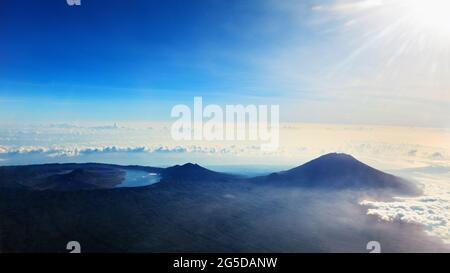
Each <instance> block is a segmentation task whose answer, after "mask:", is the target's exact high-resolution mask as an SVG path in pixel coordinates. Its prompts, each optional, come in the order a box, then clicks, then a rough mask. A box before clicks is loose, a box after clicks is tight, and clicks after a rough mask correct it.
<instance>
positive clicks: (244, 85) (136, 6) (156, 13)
mask: <svg viewBox="0 0 450 273" xmlns="http://www.w3.org/2000/svg"><path fill="white" fill-rule="evenodd" d="M269 9H270V6H269V5H268V3H266V4H264V5H261V3H260V1H226V2H225V1H136V0H134V1H86V0H85V1H83V2H82V6H80V7H69V6H68V5H67V4H66V3H65V1H63V0H52V1H5V2H2V9H1V13H2V14H1V16H0V17H1V19H0V35H1V40H2V43H0V54H1V55H0V58H1V59H0V60H1V63H0V98H1V99H2V100H3V101H5V102H6V103H5V104H9V105H10V107H11V108H9V110H14V109H16V110H18V112H20V113H23V114H25V115H26V114H27V110H26V108H30V106H31V105H36V106H38V105H40V104H43V105H48V106H49V107H48V108H47V107H44V108H47V109H44V111H42V112H40V113H37V114H38V116H40V117H41V118H42V119H45V118H47V116H46V114H47V113H48V115H49V117H51V115H52V114H54V113H55V112H57V113H63V114H67V116H68V118H71V117H74V116H77V113H76V112H75V113H71V111H70V108H71V107H73V108H77V107H80V105H79V104H80V103H81V104H82V105H83V107H85V109H84V110H87V111H86V112H84V113H79V114H80V117H82V118H95V117H96V116H98V118H106V117H109V118H112V119H114V118H120V115H117V113H116V112H115V110H114V109H115V108H116V107H118V106H119V105H120V107H121V108H122V107H123V106H125V109H126V108H127V105H132V106H133V107H130V111H129V112H128V111H126V113H123V114H125V118H127V115H129V118H136V117H137V116H139V115H140V114H141V113H140V112H137V113H136V111H132V108H134V106H135V105H139V106H140V107H144V106H145V105H148V106H147V107H146V108H152V107H155V108H158V107H157V106H158V105H161V104H160V103H161V102H163V104H164V103H165V104H167V105H171V104H173V103H174V102H176V101H177V100H178V101H179V100H180V99H181V100H188V99H189V100H191V99H192V97H193V95H199V94H200V95H204V96H208V95H210V96H214V97H219V98H220V97H230V96H231V97H232V96H234V95H236V96H238V97H240V96H241V95H245V94H247V95H248V96H257V97H259V96H262V97H267V96H273V95H274V93H275V90H274V89H272V88H270V87H266V86H264V85H263V84H261V81H262V79H263V78H264V77H263V75H260V74H259V73H258V70H259V69H258V66H257V63H255V62H252V61H251V59H252V55H254V56H255V57H256V56H259V55H261V54H264V53H265V52H267V51H270V49H271V48H273V47H275V46H277V44H278V43H284V42H286V41H284V35H285V31H287V27H286V29H285V30H283V31H282V32H279V31H278V30H277V29H274V30H272V31H268V30H263V29H260V28H259V26H261V25H262V24H267V23H269V22H268V21H267V20H270V21H273V22H274V23H276V24H282V23H283V24H284V22H280V18H277V16H278V15H277V14H272V12H271V11H270V10H269ZM274 27H276V26H274ZM278 28H281V25H280V26H278ZM283 29H284V27H283ZM276 92H277V93H279V92H278V91H276ZM72 104H73V106H70V105H72ZM94 105H95V107H94ZM4 106H6V108H4V107H2V108H3V109H8V106H7V105H4ZM98 107H100V109H102V110H104V111H103V112H104V113H103V114H98V113H97V110H98V109H99V108H98ZM61 108H62V109H61ZM168 108H170V107H168ZM63 109H65V110H63ZM122 109H123V108H122ZM158 110H160V109H158ZM8 112H9V113H10V114H11V111H8ZM105 112H109V113H105ZM152 112H153V111H149V114H153V113H152ZM154 112H155V113H161V111H154ZM166 112H168V111H166ZM5 114H6V116H8V113H5ZM86 115H87V117H86ZM33 116H34V115H30V117H33ZM157 118H162V119H164V118H167V116H158V117H157Z"/></svg>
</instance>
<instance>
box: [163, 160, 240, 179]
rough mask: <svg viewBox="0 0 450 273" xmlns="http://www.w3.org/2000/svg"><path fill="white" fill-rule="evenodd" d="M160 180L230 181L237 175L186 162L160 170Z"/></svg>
mask: <svg viewBox="0 0 450 273" xmlns="http://www.w3.org/2000/svg"><path fill="white" fill-rule="evenodd" d="M161 174H162V182H164V181H177V182H183V181H185V182H187V181H190V182H192V181H231V180H233V179H237V178H238V177H237V176H235V175H231V174H226V173H220V172H215V171H211V170H209V169H206V168H204V167H202V166H200V165H198V164H193V163H186V164H184V165H175V166H172V167H169V168H166V169H164V170H163V171H162V173H161Z"/></svg>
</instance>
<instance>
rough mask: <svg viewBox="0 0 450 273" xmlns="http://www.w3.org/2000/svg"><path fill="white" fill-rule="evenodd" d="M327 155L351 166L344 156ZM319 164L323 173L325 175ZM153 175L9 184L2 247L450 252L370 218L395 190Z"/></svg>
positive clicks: (3, 192)
mask: <svg viewBox="0 0 450 273" xmlns="http://www.w3.org/2000/svg"><path fill="white" fill-rule="evenodd" d="M323 159H325V160H324V161H323V162H329V161H328V160H330V159H333V160H337V161H333V164H338V165H339V164H340V163H339V162H341V161H340V159H341V157H339V156H338V157H336V155H331V156H328V157H325V158H323ZM346 160H348V158H347V159H346ZM316 163H317V162H316ZM319 163H320V162H319ZM307 164H308V163H307ZM327 164H328V163H327ZM347 164H348V162H346V163H344V165H342V167H344V166H345V165H347ZM353 164H356V165H359V163H356V162H353V163H351V165H352V166H353ZM305 165H306V164H305ZM111 166H114V165H111ZM317 166H318V165H317ZM317 166H316V167H315V168H314V172H320V171H322V169H321V168H319V169H317ZM74 167H76V168H75V169H78V168H80V166H78V165H77V166H72V168H74ZM116 167H117V166H115V167H114V168H116ZM121 168H122V169H124V168H125V169H126V167H121ZM133 168H138V167H136V166H135V167H133ZM142 168H144V167H141V170H142ZM325 169H327V170H329V168H328V167H326V168H325ZM344 169H345V168H344ZM16 171H17V169H16ZM148 171H159V172H160V173H161V174H162V180H161V182H159V183H156V184H153V185H150V186H145V187H136V188H106V189H94V190H73V189H71V190H58V189H55V190H36V189H29V188H28V189H27V188H26V186H24V187H12V186H11V185H10V184H9V186H8V187H6V186H3V187H1V188H0V216H1V222H0V236H1V237H0V242H1V244H0V247H1V251H3V252H66V249H65V246H66V244H67V242H69V241H78V242H80V244H81V247H82V251H83V252H367V250H366V244H367V242H369V241H379V242H380V243H381V246H382V251H384V252H438V251H449V249H448V248H447V246H445V245H444V244H442V243H441V242H440V241H439V240H438V239H435V238H433V237H430V236H428V235H426V234H425V233H424V232H423V230H422V228H421V227H419V226H415V225H410V224H405V223H385V222H381V221H379V220H378V219H376V218H374V217H369V216H367V215H366V214H365V208H363V207H361V206H360V205H358V201H359V200H360V199H361V198H363V197H365V196H368V195H370V196H384V195H385V194H381V192H386V191H387V192H389V189H385V187H386V185H383V188H379V187H378V186H377V187H375V188H373V187H362V188H361V187H360V185H359V184H358V186H357V187H355V186H354V183H353V182H352V183H351V184H349V185H348V186H347V187H344V186H343V184H342V183H341V182H342V181H343V180H339V181H341V182H340V183H339V189H335V188H333V187H329V186H327V187H309V186H307V185H302V184H295V183H294V184H292V183H287V184H283V185H281V186H280V185H278V184H271V183H258V181H259V179H260V178H258V179H256V180H254V179H253V180H247V179H243V178H240V177H236V176H232V175H227V174H221V173H216V172H213V171H210V170H207V169H205V168H202V167H200V166H198V165H195V164H186V165H183V166H175V167H171V168H167V169H156V168H151V169H149V170H148ZM347 171H348V170H344V172H342V173H340V171H339V170H337V169H336V170H334V171H333V175H337V176H340V175H342V174H345V175H346V176H348V173H347ZM355 171H357V170H355ZM2 172H3V173H4V172H5V170H2ZM6 172H7V171H6ZM83 174H84V172H83ZM376 174H377V175H378V174H379V173H376ZM303 175H305V174H304V173H303ZM360 175H361V174H360ZM272 176H273V175H272ZM183 177H185V179H183ZM195 177H201V179H200V178H199V179H195ZM320 177H321V178H324V176H320ZM383 177H384V176H383ZM0 178H2V177H1V176H0ZM303 178H304V177H302V179H294V180H295V181H303ZM329 178H330V177H329V176H327V177H326V179H329ZM347 178H348V179H350V178H351V177H350V176H348V177H347ZM366 178H367V177H366ZM2 179H4V178H2ZM277 179H278V178H277ZM263 180H264V181H266V182H267V180H270V179H267V178H264V179H263ZM3 181H4V180H3ZM3 181H1V182H3ZM8 181H9V180H8ZM383 181H384V182H383V183H388V182H386V181H385V180H383ZM396 181H397V180H396ZM23 184H24V185H26V184H27V183H25V182H23ZM388 184H389V183H388ZM372 186H373V185H372ZM387 188H389V187H387ZM394 189H395V190H397V187H396V186H395V187H394Z"/></svg>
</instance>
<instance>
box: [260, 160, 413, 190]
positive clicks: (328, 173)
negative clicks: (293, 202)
mask: <svg viewBox="0 0 450 273" xmlns="http://www.w3.org/2000/svg"><path fill="white" fill-rule="evenodd" d="M252 181H254V182H259V183H266V184H272V185H279V186H297V187H306V188H329V189H355V190H356V189H391V190H395V191H400V192H404V193H418V192H419V191H418V189H416V188H415V187H414V186H413V184H412V183H410V182H408V181H406V180H405V179H402V178H400V177H396V176H394V175H391V174H388V173H384V172H382V171H379V170H377V169H375V168H372V167H370V166H368V165H366V164H364V163H362V162H360V161H358V160H357V159H356V158H354V157H353V156H351V155H347V154H339V153H331V154H327V155H323V156H321V157H319V158H316V159H314V160H312V161H309V162H307V163H305V164H303V165H301V166H299V167H296V168H293V169H290V170H287V171H283V172H278V173H272V174H270V175H268V176H263V177H257V178H254V179H252Z"/></svg>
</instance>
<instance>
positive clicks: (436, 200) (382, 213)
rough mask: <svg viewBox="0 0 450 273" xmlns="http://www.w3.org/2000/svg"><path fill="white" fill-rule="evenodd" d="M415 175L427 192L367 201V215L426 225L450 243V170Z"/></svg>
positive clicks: (426, 229)
mask: <svg viewBox="0 0 450 273" xmlns="http://www.w3.org/2000/svg"><path fill="white" fill-rule="evenodd" d="M412 176H413V177H414V179H416V180H419V181H420V182H421V184H422V185H423V186H424V195H423V196H420V197H415V198H396V200H395V201H394V202H374V201H367V200H366V201H363V202H361V204H362V205H365V206H367V207H368V212H367V214H369V215H376V216H378V217H380V219H382V220H384V221H403V222H407V223H414V224H419V225H422V226H423V227H424V228H425V231H426V232H427V233H429V234H430V235H433V236H437V237H439V238H441V239H442V240H444V241H445V242H446V243H449V244H450V183H449V181H450V169H447V173H441V174H437V173H433V174H431V173H419V172H417V171H415V172H414V173H413V174H412Z"/></svg>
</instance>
